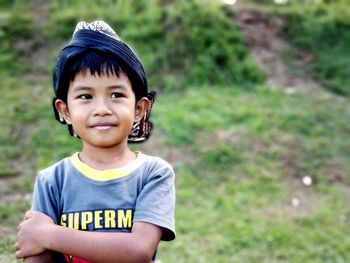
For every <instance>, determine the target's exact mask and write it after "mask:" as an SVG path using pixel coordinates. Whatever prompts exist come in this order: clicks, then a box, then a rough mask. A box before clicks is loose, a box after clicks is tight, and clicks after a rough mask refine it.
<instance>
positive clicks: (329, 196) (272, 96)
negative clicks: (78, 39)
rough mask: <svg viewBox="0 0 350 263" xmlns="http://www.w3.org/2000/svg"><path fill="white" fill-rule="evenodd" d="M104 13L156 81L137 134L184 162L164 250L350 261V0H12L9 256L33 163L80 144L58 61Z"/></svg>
mask: <svg viewBox="0 0 350 263" xmlns="http://www.w3.org/2000/svg"><path fill="white" fill-rule="evenodd" d="M96 19H103V20H105V21H107V22H108V23H109V24H110V25H111V26H112V27H113V28H114V29H115V30H116V32H117V33H118V34H119V36H120V37H121V38H122V39H124V40H125V41H126V42H127V43H129V44H130V46H132V48H133V49H134V50H135V51H136V53H137V54H138V55H139V56H140V58H141V60H142V61H143V63H144V66H145V68H146V71H147V74H148V78H149V82H150V89H151V90H155V91H157V93H158V98H157V100H156V104H155V105H154V110H153V113H152V121H153V123H154V125H155V128H154V131H153V135H152V136H151V138H150V140H149V141H148V142H146V143H144V144H142V145H136V146H133V148H134V149H141V151H143V152H145V153H149V154H155V155H159V156H161V157H163V158H164V159H166V160H168V161H169V162H171V163H172V164H173V166H174V168H175V171H176V174H177V179H176V188H177V208H176V224H177V238H176V240H175V241H173V242H169V243H164V242H163V243H161V245H160V249H159V256H158V257H159V261H160V262H163V263H167V262H169V263H171V262H185V263H187V262H220V263H221V262H230V263H231V262H257V263H258V262H259V263H260V262H266V263H267V262H268V263H273V262H275V263H282V262H295V263H300V262H312V263H318V262H337V263H341V262H350V222H349V219H350V206H349V199H350V177H349V176H350V160H349V156H350V136H349V134H350V100H349V96H350V44H349V43H350V1H349V0H289V1H288V0H256V1H248V0H246V1H243V0H236V1H234V0H227V1H223V0H222V1H221V0H220V1H219V0H202V1H200V0H186V1H185V0H182V1H181V0H149V1H146V0H138V1H136V0H135V1H132V0H123V1H122V0H94V1H92V0H84V1H83V0H71V1H65V0H51V1H46V0H32V1H25V0H14V1H11V0H0V78H1V82H0V91H1V95H0V126H1V128H0V262H6V263H8V262H10V263H11V262H18V261H16V260H15V258H14V246H15V239H16V238H15V234H16V226H17V224H18V223H19V222H20V221H21V219H22V217H23V213H24V212H25V211H26V210H27V209H29V208H30V201H31V192H32V188H33V183H34V179H35V176H36V172H37V171H38V170H39V169H42V168H44V167H46V166H48V165H50V164H52V163H54V162H56V161H57V160H59V159H61V158H63V157H65V156H69V155H71V154H72V153H73V152H75V151H78V150H79V149H80V142H79V140H78V139H75V138H72V137H70V136H69V134H68V131H67V130H66V127H64V126H63V125H60V124H59V123H57V122H56V121H55V120H54V116H53V112H52V110H51V97H52V95H53V92H52V86H51V85H52V84H51V83H52V82H51V76H52V68H53V66H54V63H55V59H56V56H57V54H58V52H59V50H60V49H61V48H62V46H63V45H64V44H65V43H66V42H67V41H68V40H69V39H70V37H71V35H72V32H73V30H74V27H75V24H76V23H77V22H78V21H80V20H85V21H88V22H90V21H93V20H96Z"/></svg>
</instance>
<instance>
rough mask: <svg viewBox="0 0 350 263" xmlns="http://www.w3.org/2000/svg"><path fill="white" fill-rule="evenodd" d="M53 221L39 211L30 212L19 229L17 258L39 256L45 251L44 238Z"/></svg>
mask: <svg viewBox="0 0 350 263" xmlns="http://www.w3.org/2000/svg"><path fill="white" fill-rule="evenodd" d="M52 224H54V222H53V221H52V219H51V218H50V217H48V216H46V215H44V214H43V213H40V212H37V211H28V212H27V213H26V214H25V216H24V220H23V221H22V223H20V224H19V226H18V227H17V244H16V258H24V257H29V256H34V255H38V254H40V253H42V252H44V251H45V249H46V248H45V246H44V241H43V238H44V236H45V233H46V230H45V229H47V227H49V226H50V225H52Z"/></svg>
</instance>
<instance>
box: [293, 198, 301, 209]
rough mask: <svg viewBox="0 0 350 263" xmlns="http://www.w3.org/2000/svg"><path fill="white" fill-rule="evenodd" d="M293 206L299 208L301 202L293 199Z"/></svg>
mask: <svg viewBox="0 0 350 263" xmlns="http://www.w3.org/2000/svg"><path fill="white" fill-rule="evenodd" d="M291 204H292V206H293V207H298V206H299V205H300V200H299V198H297V197H294V198H292V200H291Z"/></svg>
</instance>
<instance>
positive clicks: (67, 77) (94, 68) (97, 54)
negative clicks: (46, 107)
mask: <svg viewBox="0 0 350 263" xmlns="http://www.w3.org/2000/svg"><path fill="white" fill-rule="evenodd" d="M88 71H89V72H90V73H91V74H92V75H94V76H96V75H97V76H101V75H104V74H107V75H116V76H118V77H119V76H120V73H124V74H126V75H127V77H128V79H129V80H130V83H131V86H132V89H133V91H134V94H135V97H136V102H137V101H138V100H139V99H141V98H142V97H146V96H147V92H145V90H144V89H141V88H140V87H142V83H140V81H139V79H138V78H137V76H135V73H134V72H133V71H132V70H130V69H128V68H127V67H126V66H125V65H123V64H122V63H121V62H120V61H118V58H117V57H113V56H111V55H108V54H106V53H104V52H101V51H99V50H89V49H88V50H85V51H83V52H81V53H80V54H78V55H77V56H75V57H74V58H73V59H72V60H71V62H70V63H67V64H66V66H65V68H64V70H63V72H62V73H61V76H60V77H61V84H60V88H59V89H58V90H57V93H56V98H58V99H61V100H63V101H64V102H67V101H66V100H67V93H68V87H69V83H70V82H71V81H74V79H75V76H76V75H77V74H78V73H80V72H82V73H84V74H85V73H86V72H88Z"/></svg>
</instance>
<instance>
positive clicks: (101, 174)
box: [70, 152, 145, 181]
mask: <svg viewBox="0 0 350 263" xmlns="http://www.w3.org/2000/svg"><path fill="white" fill-rule="evenodd" d="M135 154H136V155H137V158H136V159H135V160H134V161H132V162H131V163H129V164H127V165H125V166H123V167H121V168H116V169H110V170H104V171H100V170H97V169H94V168H91V167H90V166H88V165H87V164H85V163H83V162H82V161H81V160H80V159H79V153H78V152H76V153H74V154H73V155H72V156H71V158H70V159H71V162H72V164H73V166H74V167H75V168H76V169H77V170H78V171H79V172H81V173H82V174H83V175H85V176H86V177H88V178H90V179H92V180H96V181H108V180H113V179H118V178H121V177H125V176H128V175H129V174H130V173H132V172H133V171H135V170H136V169H137V168H139V167H140V166H141V165H142V164H143V163H144V161H145V157H144V155H143V154H142V153H141V152H135Z"/></svg>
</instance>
